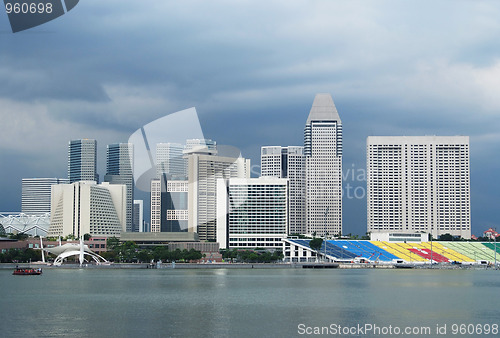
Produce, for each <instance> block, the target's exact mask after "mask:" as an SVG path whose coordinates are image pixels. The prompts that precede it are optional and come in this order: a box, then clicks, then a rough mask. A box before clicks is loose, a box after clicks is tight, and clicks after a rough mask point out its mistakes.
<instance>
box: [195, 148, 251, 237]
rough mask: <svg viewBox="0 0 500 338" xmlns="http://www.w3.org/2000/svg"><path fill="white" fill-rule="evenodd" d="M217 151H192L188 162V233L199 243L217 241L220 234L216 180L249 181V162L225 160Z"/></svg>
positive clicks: (234, 159) (237, 159)
mask: <svg viewBox="0 0 500 338" xmlns="http://www.w3.org/2000/svg"><path fill="white" fill-rule="evenodd" d="M218 151H219V150H218V149H216V150H215V151H214V150H211V149H209V148H206V147H205V148H200V149H196V148H194V149H192V150H191V151H190V152H188V153H186V156H187V158H188V182H189V183H188V231H189V232H197V233H198V235H199V238H200V240H202V241H203V240H215V239H216V233H217V220H216V203H217V179H219V178H222V179H229V178H250V160H248V159H244V158H243V157H232V156H222V155H223V154H217V153H218Z"/></svg>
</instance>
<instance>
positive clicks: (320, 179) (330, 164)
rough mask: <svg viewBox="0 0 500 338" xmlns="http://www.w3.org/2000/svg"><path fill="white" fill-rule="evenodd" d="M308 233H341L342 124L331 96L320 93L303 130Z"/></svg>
mask: <svg viewBox="0 0 500 338" xmlns="http://www.w3.org/2000/svg"><path fill="white" fill-rule="evenodd" d="M304 154H305V156H306V232H307V233H309V234H312V233H316V234H317V235H319V236H323V235H325V233H328V234H330V235H337V234H339V233H341V232H342V121H341V120H340V116H339V113H338V112H337V108H336V107H335V104H334V103H333V100H332V97H331V96H330V94H317V95H316V97H315V98H314V102H313V105H312V108H311V111H310V112H309V117H308V118H307V122H306V126H305V129H304Z"/></svg>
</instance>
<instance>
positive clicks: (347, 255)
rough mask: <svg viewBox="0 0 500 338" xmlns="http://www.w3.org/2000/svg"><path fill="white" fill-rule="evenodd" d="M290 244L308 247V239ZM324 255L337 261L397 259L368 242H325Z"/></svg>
mask: <svg viewBox="0 0 500 338" xmlns="http://www.w3.org/2000/svg"><path fill="white" fill-rule="evenodd" d="M291 241H292V242H294V243H296V244H299V245H302V246H305V247H309V241H310V240H308V239H293V240H291ZM324 252H325V242H324V241H323V245H322V246H321V249H320V253H322V254H323V253H324ZM326 254H327V255H328V256H332V257H335V258H336V259H338V260H352V259H354V258H356V257H363V258H366V259H368V260H370V261H384V262H390V261H392V260H393V259H398V257H396V256H395V255H393V254H391V253H389V252H387V251H385V250H384V249H381V248H379V247H377V246H376V245H373V244H372V243H370V242H369V241H346V240H341V241H334V240H329V241H327V242H326Z"/></svg>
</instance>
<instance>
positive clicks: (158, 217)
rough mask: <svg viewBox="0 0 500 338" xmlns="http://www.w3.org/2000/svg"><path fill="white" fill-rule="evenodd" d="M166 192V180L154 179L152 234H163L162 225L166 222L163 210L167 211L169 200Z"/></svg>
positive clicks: (152, 181)
mask: <svg viewBox="0 0 500 338" xmlns="http://www.w3.org/2000/svg"><path fill="white" fill-rule="evenodd" d="M166 191H167V188H166V180H163V179H160V178H153V179H152V180H151V193H150V199H151V200H150V203H151V204H150V205H151V208H150V213H151V228H150V231H151V232H161V228H162V224H163V222H164V221H165V217H163V212H162V210H165V204H166V200H167V199H166V196H165V194H166Z"/></svg>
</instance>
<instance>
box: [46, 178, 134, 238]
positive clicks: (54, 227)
mask: <svg viewBox="0 0 500 338" xmlns="http://www.w3.org/2000/svg"><path fill="white" fill-rule="evenodd" d="M126 201H127V187H126V186H125V185H124V184H109V183H107V182H104V183H102V184H96V183H95V182H89V181H80V182H75V183H72V184H59V185H54V186H52V203H51V210H52V218H51V222H50V228H49V234H48V235H49V236H67V235H69V234H71V235H73V236H75V237H80V236H83V235H84V234H90V235H91V236H104V237H111V236H120V234H121V232H122V231H123V232H125V231H126V210H127V205H126Z"/></svg>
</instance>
